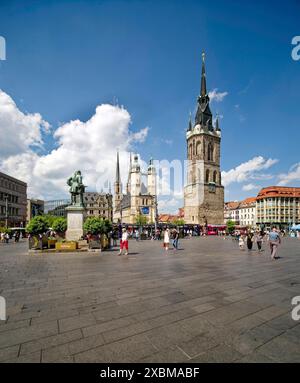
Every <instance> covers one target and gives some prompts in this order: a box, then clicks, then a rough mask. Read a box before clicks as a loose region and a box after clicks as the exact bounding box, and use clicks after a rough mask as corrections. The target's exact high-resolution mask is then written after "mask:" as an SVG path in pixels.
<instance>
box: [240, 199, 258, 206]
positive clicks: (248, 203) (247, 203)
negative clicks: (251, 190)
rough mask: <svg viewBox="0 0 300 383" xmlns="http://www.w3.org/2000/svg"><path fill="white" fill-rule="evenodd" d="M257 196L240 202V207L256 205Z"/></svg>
mask: <svg viewBox="0 0 300 383" xmlns="http://www.w3.org/2000/svg"><path fill="white" fill-rule="evenodd" d="M255 203H256V197H248V198H246V199H244V200H243V201H241V202H240V207H248V206H251V205H255Z"/></svg>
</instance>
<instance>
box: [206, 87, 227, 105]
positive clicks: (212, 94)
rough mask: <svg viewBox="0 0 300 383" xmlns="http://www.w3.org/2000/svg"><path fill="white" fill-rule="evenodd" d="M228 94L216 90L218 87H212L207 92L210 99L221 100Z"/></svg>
mask: <svg viewBox="0 0 300 383" xmlns="http://www.w3.org/2000/svg"><path fill="white" fill-rule="evenodd" d="M227 95H228V92H218V88H215V89H213V90H212V91H210V92H209V93H208V96H209V98H210V101H216V102H221V101H223V100H224V98H225V97H226V96H227Z"/></svg>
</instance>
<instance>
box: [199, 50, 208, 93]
mask: <svg viewBox="0 0 300 383" xmlns="http://www.w3.org/2000/svg"><path fill="white" fill-rule="evenodd" d="M206 94H207V91H206V73H205V53H204V52H202V73H201V91H200V95H201V96H206Z"/></svg>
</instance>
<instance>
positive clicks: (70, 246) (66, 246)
mask: <svg viewBox="0 0 300 383" xmlns="http://www.w3.org/2000/svg"><path fill="white" fill-rule="evenodd" d="M55 249H56V250H58V251H74V250H77V249H78V243H77V242H75V241H68V242H56V244H55Z"/></svg>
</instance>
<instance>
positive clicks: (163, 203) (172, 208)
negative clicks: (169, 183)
mask: <svg viewBox="0 0 300 383" xmlns="http://www.w3.org/2000/svg"><path fill="white" fill-rule="evenodd" d="M157 204H158V211H159V213H170V214H176V213H178V209H179V208H180V207H182V200H181V199H178V198H176V197H174V196H170V197H169V198H160V199H159V200H158V202H157Z"/></svg>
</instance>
